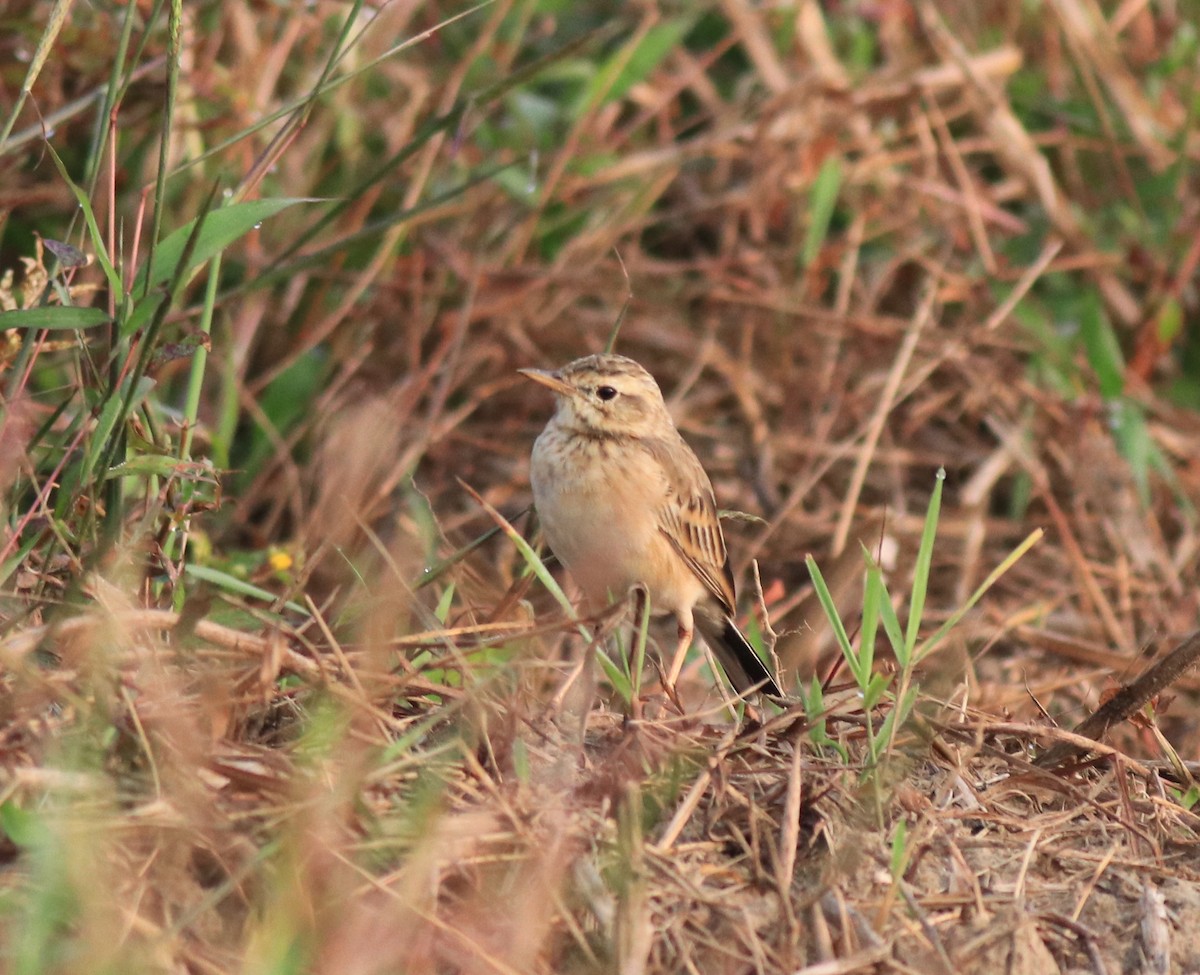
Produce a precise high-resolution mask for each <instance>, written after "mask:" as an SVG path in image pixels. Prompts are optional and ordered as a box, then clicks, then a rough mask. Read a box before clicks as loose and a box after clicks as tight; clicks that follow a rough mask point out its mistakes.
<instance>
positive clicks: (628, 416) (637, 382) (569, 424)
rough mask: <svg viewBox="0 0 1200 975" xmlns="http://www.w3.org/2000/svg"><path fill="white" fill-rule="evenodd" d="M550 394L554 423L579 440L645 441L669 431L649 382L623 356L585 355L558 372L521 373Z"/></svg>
mask: <svg viewBox="0 0 1200 975" xmlns="http://www.w3.org/2000/svg"><path fill="white" fill-rule="evenodd" d="M518 371H519V372H520V373H521V375H523V376H526V377H528V378H529V379H532V380H533V381H534V382H537V383H541V384H542V385H543V386H546V387H548V388H549V389H551V390H553V391H554V394H555V397H556V398H557V400H558V408H557V410H556V411H555V414H554V421H555V422H556V423H558V424H559V425H561V426H563V427H566V428H567V429H570V430H575V431H577V432H579V433H582V434H584V435H590V436H601V437H619V436H628V437H645V436H655V435H661V434H662V433H663V432H664V429H671V428H673V426H674V424H673V422H672V421H671V417H670V414H669V413H668V412H667V407H666V404H665V403H663V397H662V391H661V390H660V389H659V388H658V383H656V382H655V381H654V377H653V376H651V375H650V373H648V372H647V371H646V370H645V369H643V368H642V367H641V366H640V365H638V364H637V363H636V362H634V361H633V360H632V359H628V358H626V357H625V356H623V355H611V354H600V355H589V356H584V357H583V358H582V359H576V360H575V361H574V362H568V363H567V364H566V365H565V366H563V367H562V368H561V369H555V370H554V371H553V372H547V371H545V370H542V369H520V370H518Z"/></svg>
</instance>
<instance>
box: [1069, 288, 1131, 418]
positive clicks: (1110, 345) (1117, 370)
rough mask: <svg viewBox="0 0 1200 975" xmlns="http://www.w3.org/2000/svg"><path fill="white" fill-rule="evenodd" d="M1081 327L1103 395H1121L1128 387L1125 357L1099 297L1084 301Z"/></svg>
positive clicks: (1092, 295)
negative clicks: (1126, 384)
mask: <svg viewBox="0 0 1200 975" xmlns="http://www.w3.org/2000/svg"><path fill="white" fill-rule="evenodd" d="M1079 325H1080V330H1081V333H1082V337H1083V346H1084V348H1085V349H1086V350H1087V357H1088V362H1089V363H1090V364H1091V366H1092V370H1093V371H1094V372H1095V373H1096V379H1097V381H1098V382H1099V383H1100V395H1101V396H1103V397H1104V398H1105V399H1113V398H1115V397H1117V396H1120V395H1121V392H1122V391H1123V390H1124V388H1125V357H1124V356H1123V355H1122V354H1121V346H1120V345H1119V344H1118V343H1117V336H1116V335H1115V334H1114V333H1113V330H1112V325H1110V324H1109V321H1108V316H1107V315H1105V314H1104V306H1103V305H1101V303H1100V298H1099V297H1098V296H1097V295H1095V294H1094V293H1092V292H1088V294H1087V297H1086V298H1085V299H1084V301H1083V309H1082V311H1081V313H1080V316H1079Z"/></svg>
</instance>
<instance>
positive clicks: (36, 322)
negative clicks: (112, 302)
mask: <svg viewBox="0 0 1200 975" xmlns="http://www.w3.org/2000/svg"><path fill="white" fill-rule="evenodd" d="M109 321H112V319H110V318H109V317H108V315H107V314H106V313H105V312H104V311H103V309H100V308H79V307H76V306H74V305H70V306H66V305H43V306H42V307H41V308H19V309H17V310H15V311H6V312H0V328H36V329H42V328H50V329H80V328H95V326H97V325H103V324H104V323H105V322H109Z"/></svg>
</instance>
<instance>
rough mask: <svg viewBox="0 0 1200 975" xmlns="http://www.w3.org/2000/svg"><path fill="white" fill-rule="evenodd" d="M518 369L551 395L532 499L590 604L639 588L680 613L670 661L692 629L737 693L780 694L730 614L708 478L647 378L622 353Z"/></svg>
mask: <svg viewBox="0 0 1200 975" xmlns="http://www.w3.org/2000/svg"><path fill="white" fill-rule="evenodd" d="M520 372H521V374H522V375H525V376H528V377H529V378H530V379H532V380H534V381H536V382H539V383H541V384H542V385H543V386H548V387H549V388H550V389H552V390H553V391H554V394H555V397H556V399H557V405H556V409H555V411H554V416H552V417H551V418H550V422H549V423H548V424H546V429H545V430H543V431H542V433H541V435H540V436H539V437H538V438H537V441H536V442H535V443H534V445H533V458H532V464H531V468H530V480H531V481H532V483H533V500H534V504H535V505H536V506H537V512H538V517H539V518H540V519H541V522H542V530H543V532H544V533H545V536H546V541H547V543H548V544H549V545H550V548H551V550H552V551H553V552H554V554H555V555H556V556H557V557H558V560H559V561H560V562H562V564H563V565H564V566H566V568H567V571H568V572H570V573H571V576H572V578H574V579H575V581H576V582H577V583H578V584H579V588H580V589H582V590H583V594H584V596H585V597H586V598H587V600H588V602H589V603H590V604H592V605H593V606H595V607H603V606H605V605H607V604H608V602H609V601H610V600H612V599H614V598H617V599H619V598H621V597H623V596H624V595H625V594H626V593H627V592H628V591H629V589H630V588H632V587H633V586H641V587H643V588H644V590H645V592H646V593H647V595H648V597H649V599H650V607H651V610H652V611H653V612H657V613H672V614H673V615H674V616H675V620H676V622H677V623H678V626H679V649H678V651H677V653H676V661H677V662H681V661H682V659H683V657H682V654H683V652H684V651H685V650H686V649H687V647H688V646H689V645H690V643H691V640H692V632H693V628H695V629H698V630H699V631H700V633H701V635H702V636H703V637H704V639H705V642H707V643H708V645H709V647H711V648H712V651H713V653H714V654H715V655H716V658H717V660H718V661H720V663H721V667H722V668H723V669H724V671H725V675H726V676H727V677H728V678H729V682H730V683H731V684H732V685H733V687H734V689H735V690H736V691H737V692H738V693H739V694H743V693H746V692H748V691H761V692H762V693H765V694H769V695H773V696H775V697H779V696H780V691H779V685H778V684H777V683H776V681H775V678H774V677H773V676H772V675H771V671H770V670H769V669H768V668H767V666H766V664H764V663H763V661H762V660H761V659H760V658H759V656H758V654H756V653H755V652H754V649H753V648H752V647H751V646H750V644H749V643H748V642H747V641H746V638H745V637H744V636H742V634H741V632H740V631H739V630H738V628H737V626H736V624H735V623H734V621H733V614H734V612H735V594H734V588H733V573H732V571H731V570H730V568H729V557H728V555H727V553H726V550H725V537H724V535H723V533H722V532H721V522H720V519H719V518H718V517H717V504H716V500H715V498H714V497H713V490H712V484H711V483H710V482H709V480H708V475H707V474H705V473H704V468H703V467H701V466H700V461H699V460H697V459H696V455H695V454H694V453H692V450H691V448H690V447H689V446H688V445H687V444H686V443H684V440H683V437H681V436H680V435H679V431H678V430H677V429H675V423H674V421H673V420H672V419H671V415H670V413H668V412H667V407H666V404H665V403H664V402H663V397H662V392H661V391H660V390H659V388H658V383H656V382H655V381H654V377H653V376H651V375H650V373H648V372H647V371H646V370H645V369H643V368H642V367H641V366H640V365H638V364H637V363H636V362H634V361H633V360H632V359H627V358H626V357H625V356H621V355H590V356H586V357H584V358H582V359H576V360H575V361H574V362H570V363H568V364H567V365H565V366H563V367H562V368H561V369H558V370H555V371H554V372H545V371H543V370H540V369H522V370H520ZM677 670H678V664H676V666H674V667H672V673H671V676H670V678H669V679H670V680H674V677H675V676H676V673H677Z"/></svg>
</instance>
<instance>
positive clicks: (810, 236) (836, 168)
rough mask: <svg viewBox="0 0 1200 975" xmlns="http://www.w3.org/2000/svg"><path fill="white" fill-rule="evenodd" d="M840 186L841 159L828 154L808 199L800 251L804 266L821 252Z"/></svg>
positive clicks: (810, 262) (809, 263)
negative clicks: (805, 225)
mask: <svg viewBox="0 0 1200 975" xmlns="http://www.w3.org/2000/svg"><path fill="white" fill-rule="evenodd" d="M841 188H842V161H841V159H839V158H838V157H837V156H829V157H827V158H826V160H825V161H824V162H823V163H822V164H821V170H820V172H818V173H817V178H816V179H815V180H814V181H813V186H812V194H811V195H810V197H809V200H808V231H807V233H805V235H804V250H803V251H802V253H801V256H802V259H803V261H804V266H805V267H808V266H809V265H811V264H812V263H813V261H815V260H816V259H817V257H818V256H819V255H820V253H821V248H822V246H824V244H825V238H826V237H827V236H828V234H829V223H830V221H831V220H832V219H833V211H834V208H835V207H836V206H837V200H838V193H839V192H840V191H841Z"/></svg>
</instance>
